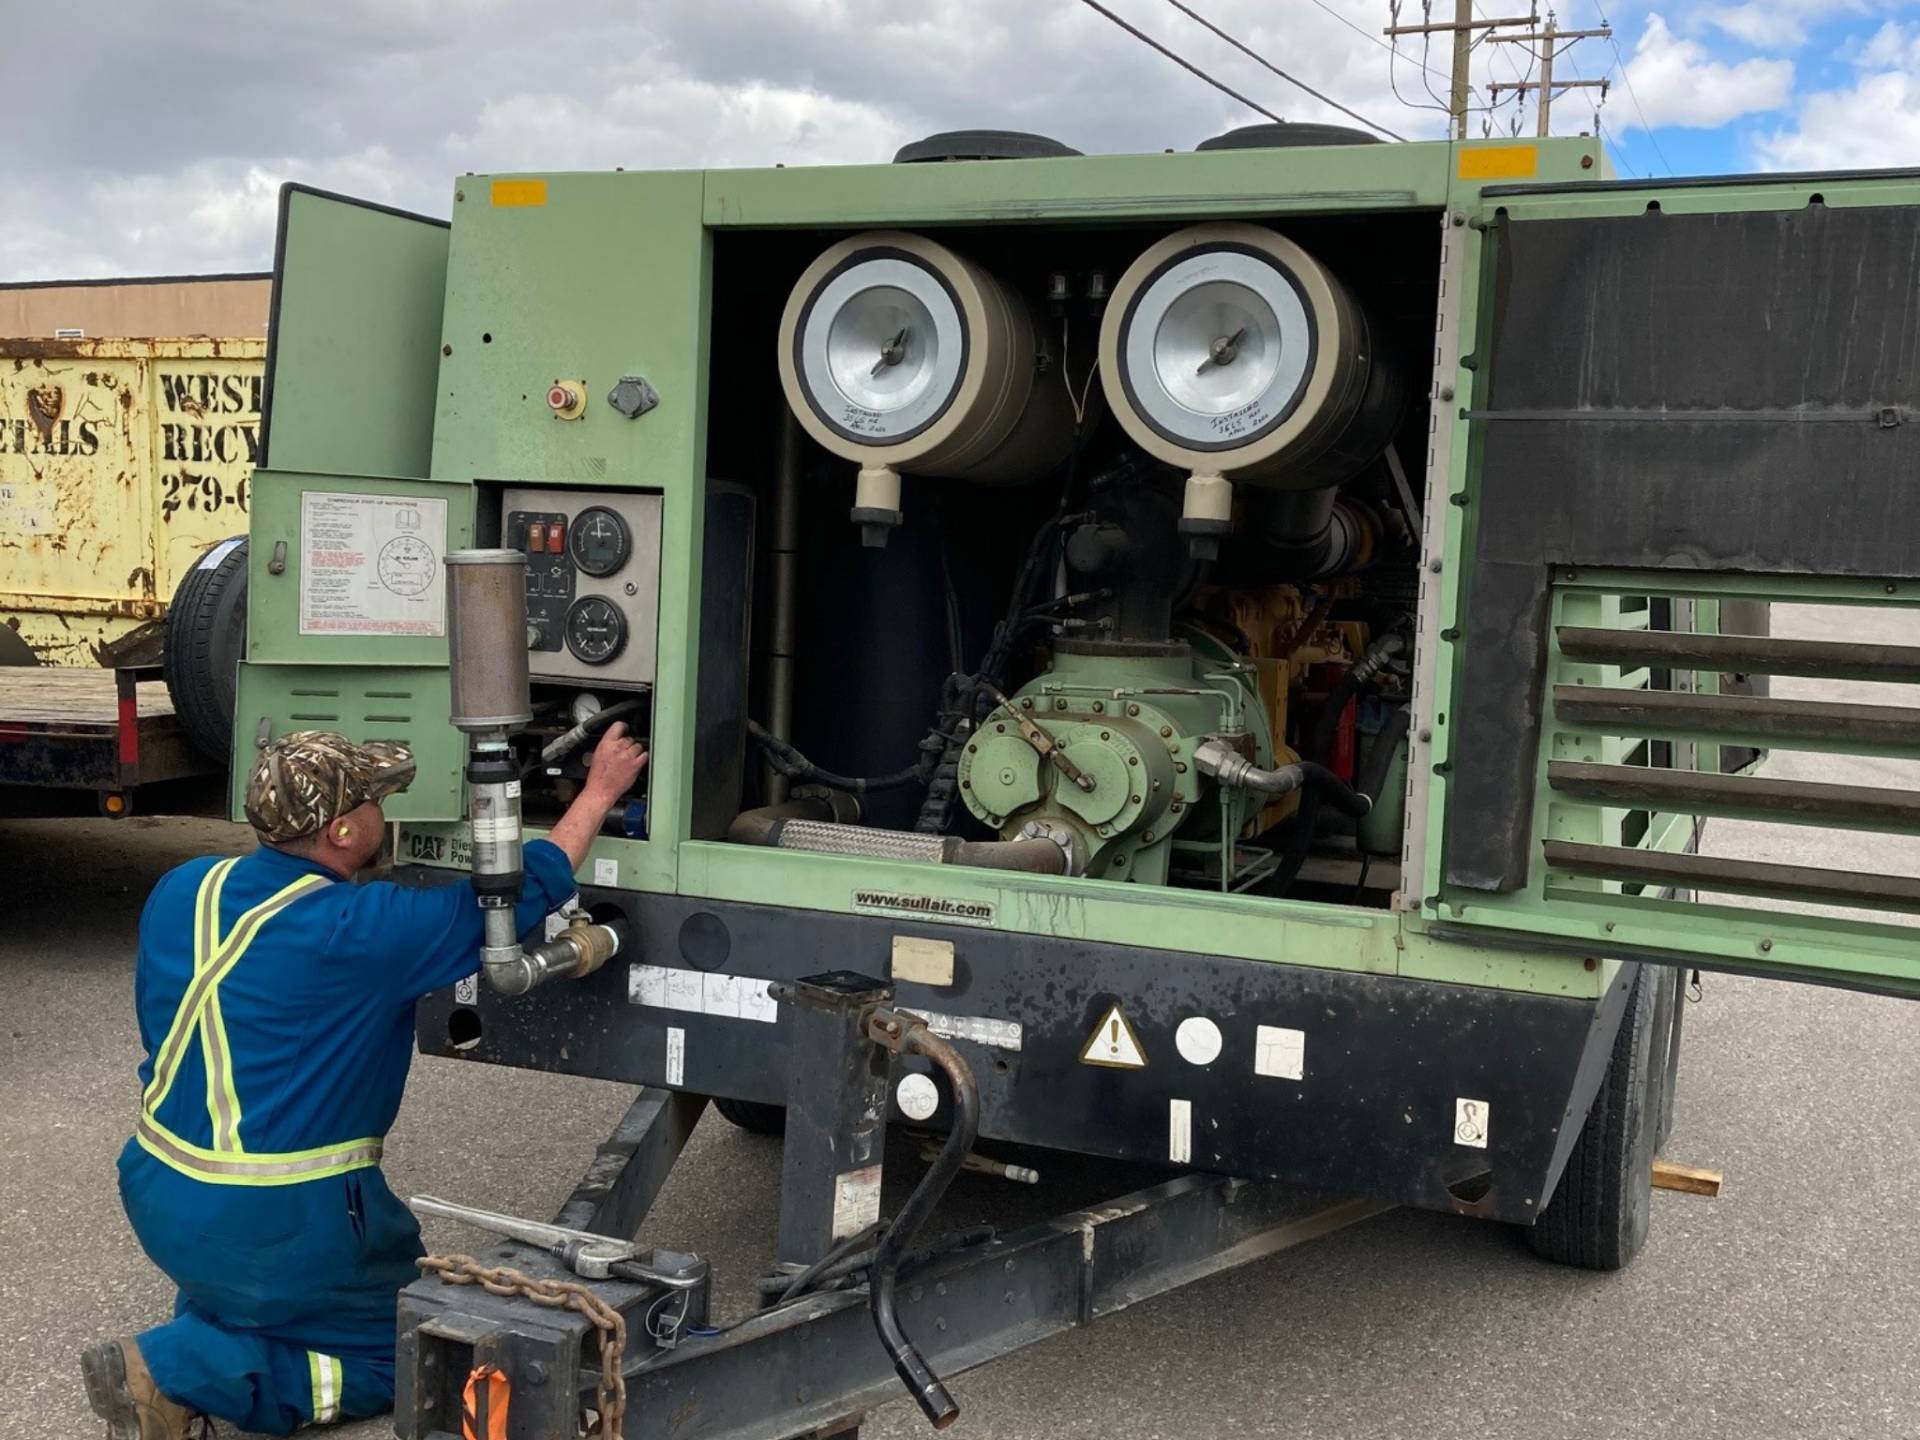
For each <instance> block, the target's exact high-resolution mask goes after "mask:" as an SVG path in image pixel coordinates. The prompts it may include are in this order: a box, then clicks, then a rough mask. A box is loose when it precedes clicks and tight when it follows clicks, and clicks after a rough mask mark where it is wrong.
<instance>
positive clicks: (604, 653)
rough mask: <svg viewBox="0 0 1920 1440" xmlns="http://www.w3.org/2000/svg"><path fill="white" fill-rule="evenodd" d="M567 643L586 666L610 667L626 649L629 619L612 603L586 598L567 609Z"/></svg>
mask: <svg viewBox="0 0 1920 1440" xmlns="http://www.w3.org/2000/svg"><path fill="white" fill-rule="evenodd" d="M575 533H576V534H577V533H578V531H576V532H575ZM622 533H624V527H622ZM566 641H567V650H568V651H569V652H570V653H571V654H572V656H573V658H574V659H576V660H578V661H579V662H580V663H581V664H582V665H606V664H608V663H610V662H611V661H613V660H615V659H616V658H618V656H619V654H620V652H621V651H622V650H624V649H625V648H626V645H627V617H626V616H625V615H623V614H621V612H620V607H619V606H618V605H615V604H614V603H613V602H612V601H611V600H608V599H605V598H603V597H602V596H599V595H585V596H582V597H581V598H580V599H578V600H576V601H574V602H573V604H572V605H571V606H569V607H568V609H567V621H566Z"/></svg>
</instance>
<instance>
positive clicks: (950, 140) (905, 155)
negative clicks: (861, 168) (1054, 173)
mask: <svg viewBox="0 0 1920 1440" xmlns="http://www.w3.org/2000/svg"><path fill="white" fill-rule="evenodd" d="M1079 153H1080V152H1079V151H1078V150H1076V149H1074V148H1073V147H1072V146H1071V145H1068V144H1066V143H1064V142H1063V141H1059V140H1055V139H1054V138H1053V137H1052V136H1050V135H1031V134H1028V133H1027V132H1026V131H1025V130H942V131H941V132H940V133H939V134H937V135H929V136H927V138H926V139H924V140H914V141H911V142H909V143H908V144H905V145H902V146H901V147H900V148H899V149H898V150H896V151H894V152H893V163H894V164H896V165H926V164H929V163H933V164H938V163H940V162H941V161H946V160H1051V159H1056V158H1058V157H1060V156H1065V155H1078V154H1079Z"/></svg>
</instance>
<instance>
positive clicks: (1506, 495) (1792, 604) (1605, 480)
mask: <svg viewBox="0 0 1920 1440" xmlns="http://www.w3.org/2000/svg"><path fill="white" fill-rule="evenodd" d="M1484 204H1485V207H1486V208H1485V210H1484V212H1483V213H1482V216H1481V217H1480V221H1481V226H1483V227H1484V228H1479V231H1478V233H1479V237H1480V238H1479V258H1480V264H1479V266H1478V271H1477V274H1478V286H1479V290H1478V295H1477V304H1476V305H1475V306H1474V307H1473V309H1474V314H1475V316H1476V319H1477V329H1476V330H1475V331H1474V332H1472V333H1473V334H1474V339H1473V342H1472V346H1471V352H1472V353H1471V354H1469V355H1468V356H1466V357H1465V358H1464V359H1463V367H1462V374H1461V379H1462V381H1463V382H1465V383H1464V384H1463V385H1462V386H1461V387H1460V393H1461V394H1462V395H1463V396H1466V397H1469V398H1468V399H1467V403H1466V409H1465V412H1464V416H1463V419H1464V421H1465V426H1466V440H1467V444H1466V460H1465V464H1464V465H1463V466H1462V467H1460V468H1459V469H1458V470H1457V471H1456V478H1455V479H1454V480H1453V481H1452V483H1451V487H1450V488H1451V494H1450V496H1449V498H1450V499H1451V501H1452V503H1453V508H1452V510H1451V514H1452V515H1453V516H1454V517H1455V519H1454V528H1455V535H1454V538H1453V540H1452V541H1451V542H1450V546H1449V550H1450V555H1449V563H1448V565H1447V566H1446V570H1447V571H1448V572H1449V574H1450V576H1451V584H1452V587H1453V590H1452V593H1451V594H1450V595H1448V596H1447V597H1446V600H1445V601H1444V602H1443V603H1444V608H1443V612H1442V613H1443V617H1444V619H1443V623H1444V624H1445V627H1446V628H1445V629H1444V630H1443V631H1442V640H1443V641H1444V642H1445V645H1446V648H1445V650H1444V651H1443V652H1442V654H1441V655H1440V657H1439V660H1440V680H1439V683H1438V684H1437V686H1436V699H1435V702H1434V704H1435V711H1436V714H1435V724H1434V732H1433V733H1434V752H1433V756H1432V759H1433V761H1434V772H1435V774H1434V778H1433V785H1434V786H1435V793H1436V794H1437V796H1438V798H1439V803H1440V806H1441V833H1440V841H1441V843H1440V847H1439V853H1438V857H1437V862H1436V863H1434V864H1431V865H1430V867H1429V873H1428V886H1427V894H1426V895H1425V896H1424V897H1423V900H1424V910H1425V913H1426V914H1427V915H1428V917H1429V918H1430V919H1432V920H1435V921H1436V922H1437V923H1438V924H1439V925H1441V926H1442V927H1443V928H1444V929H1446V930H1448V931H1451V932H1452V933H1455V934H1460V935H1462V936H1463V937H1464V936H1466V935H1472V936H1473V937H1474V938H1477V939H1479V940H1480V941H1482V942H1483V943H1484V942H1486V941H1487V940H1489V939H1491V938H1492V937H1491V936H1490V935H1489V934H1488V933H1487V932H1489V931H1493V930H1499V931H1520V932H1527V933H1528V934H1529V936H1530V937H1532V943H1546V944H1548V945H1550V946H1555V947H1565V948H1570V949H1574V950H1575V951H1576V952H1577V953H1581V954H1586V955H1593V956H1603V957H1619V958H1652V959H1659V960H1666V961H1669V962H1681V963H1688V964H1702V965H1705V966H1707V967H1709V968H1722V969H1737V970H1745V971H1750V972H1753V973H1760V974H1769V975H1782V976H1785V977H1788V978H1794V979H1802V980H1815V981H1821V982H1825V983H1831V984H1837V985H1844V986H1849V987H1854V988H1859V989H1870V990H1882V991H1889V992H1895V993H1901V994H1907V995H1914V996H1920V931H1916V930H1914V929H1912V928H1910V925H1911V923H1912V918H1913V917H1915V916H1920V608H1916V603H1917V602H1920V267H1916V265H1915V261H1914V257H1915V256H1916V255H1920V179H1916V177H1915V176H1913V175H1892V174H1889V175H1876V176H1852V177H1840V176H1832V177H1815V178H1809V177H1796V178H1792V179H1783V180H1777V181H1772V180H1769V181H1760V180H1746V179H1736V180H1730V181H1709V182H1694V183H1690V184H1679V185H1676V184H1653V183H1629V184H1619V185H1608V186H1567V187H1542V188H1539V189H1534V190H1525V189H1519V188H1515V189H1511V190H1507V191H1504V192H1502V191H1488V192H1487V194H1486V199H1485V201H1484ZM1769 616H1770V618H1771V624H1770V625H1769V624H1768V623H1767V619H1768V617H1769ZM1756 822H1771V823H1766V824H1762V823H1756ZM1780 822H1786V824H1787V825H1788V826H1790V827H1793V828H1792V829H1789V830H1788V831H1787V833H1788V834H1791V835H1794V836H1796V837H1799V838H1798V839H1797V840H1796V841H1795V842H1794V843H1790V844H1786V845H1781V844H1779V843H1777V838H1776V837H1777V835H1778V833H1779V831H1778V830H1777V829H1776V827H1777V826H1778V825H1779V823H1780ZM1836 830H1841V831H1846V832H1850V833H1852V834H1853V835H1855V836H1857V837H1858V839H1857V841H1856V842H1855V843H1854V844H1852V845H1850V846H1833V845H1827V844H1823V843H1821V837H1822V836H1823V835H1830V834H1831V833H1832V832H1833V831H1836ZM1835 855H1839V856H1840V857H1842V859H1841V862H1840V863H1835V860H1834V856H1835ZM1903 921H1904V922H1906V923H1902V922H1903Z"/></svg>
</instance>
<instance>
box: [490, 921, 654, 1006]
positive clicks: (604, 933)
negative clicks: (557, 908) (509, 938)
mask: <svg viewBox="0 0 1920 1440" xmlns="http://www.w3.org/2000/svg"><path fill="white" fill-rule="evenodd" d="M489 913H491V912H489ZM506 913H507V914H508V916H509V923H511V915H512V912H511V911H508V912H506ZM625 938H626V924H625V922H624V921H619V920H615V921H612V922H610V923H608V924H605V925H599V924H595V923H594V922H593V921H591V920H589V919H588V918H587V917H586V916H584V915H580V916H576V917H575V918H574V921H573V923H572V924H570V925H569V926H567V928H566V929H565V930H563V931H561V932H560V933H559V934H558V935H556V936H554V937H553V939H551V940H549V941H547V942H546V944H544V945H536V946H534V947H533V948H532V949H531V950H523V949H521V947H520V946H518V945H512V946H509V947H506V948H504V949H501V950H494V949H492V948H489V949H485V950H482V951H481V952H480V953H481V963H482V968H483V969H484V970H485V972H486V976H487V983H488V984H489V985H490V986H492V987H493V988H494V989H495V990H497V991H499V992H500V993H501V994H502V995H524V994H526V993H527V992H528V991H529V990H532V989H534V988H536V987H537V986H541V985H544V984H546V983H547V982H548V981H549V980H578V979H580V978H581V977H582V976H585V975H591V974H592V973H593V972H594V971H596V970H598V969H599V968H600V967H601V966H602V965H604V964H606V963H607V961H609V960H611V959H612V958H613V957H614V956H615V955H617V954H619V952H620V946H621V943H622V942H623V941H624V940H625Z"/></svg>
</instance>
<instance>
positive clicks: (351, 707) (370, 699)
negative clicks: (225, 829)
mask: <svg viewBox="0 0 1920 1440" xmlns="http://www.w3.org/2000/svg"><path fill="white" fill-rule="evenodd" d="M450 703H451V701H450V697H449V695H448V693H447V671H446V667H445V666H444V665H440V666H426V665H381V666H369V667H350V666H345V665H263V664H259V663H257V662H251V661H250V662H247V663H245V664H242V665H241V667H240V686H239V694H238V697H237V698H236V700H235V703H234V725H233V733H234V751H235V753H234V759H233V788H232V795H233V810H234V814H233V818H234V819H236V820H242V819H245V818H246V817H245V816H244V815H242V814H241V813H240V797H241V794H242V792H243V791H244V789H245V786H246V776H247V771H248V770H250V769H251V768H252V766H253V757H254V753H255V750H256V748H257V746H258V745H259V743H260V742H261V741H262V740H270V739H273V738H274V737H276V736H279V735H284V734H286V733H287V732H288V731H290V730H332V731H335V732H337V733H339V734H342V735H345V736H346V737H347V738H348V739H349V740H356V741H360V740H401V741H404V742H405V743H407V744H408V745H411V746H412V747H413V754H414V762H415V764H416V765H417V766H418V767H419V773H418V774H417V775H416V776H415V778H414V782H413V784H412V785H410V786H409V787H408V788H407V790H406V793H404V794H401V795H395V796H393V797H392V798H391V799H389V800H388V801H386V803H385V806H384V808H385V810H386V814H387V818H388V819H389V820H449V819H457V818H458V817H459V816H460V814H461V780H460V774H461V767H462V765H463V764H464V763H465V760H466V742H465V739H464V738H463V737H462V736H461V734H460V732H459V731H458V730H455V729H454V728H453V727H452V726H451V725H449V724H448V723H447V715H448V713H449V706H450Z"/></svg>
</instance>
